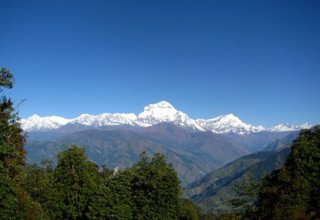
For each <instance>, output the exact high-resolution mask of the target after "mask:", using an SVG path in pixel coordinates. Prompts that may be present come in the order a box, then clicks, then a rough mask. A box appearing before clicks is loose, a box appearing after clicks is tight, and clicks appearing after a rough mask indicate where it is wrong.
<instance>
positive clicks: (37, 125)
mask: <svg viewBox="0 0 320 220" xmlns="http://www.w3.org/2000/svg"><path fill="white" fill-rule="evenodd" d="M70 121H71V120H70V119H65V118H62V117H58V116H49V117H40V116H39V115H36V114H34V115H32V116H31V117H29V118H27V119H22V120H21V126H22V129H23V130H25V131H46V130H52V129H57V128H60V127H61V126H63V125H65V124H67V123H68V122H70Z"/></svg>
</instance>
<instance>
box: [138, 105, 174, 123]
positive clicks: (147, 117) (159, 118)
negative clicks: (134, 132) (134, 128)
mask: <svg viewBox="0 0 320 220" xmlns="http://www.w3.org/2000/svg"><path fill="white" fill-rule="evenodd" d="M177 113H178V111H177V110H176V109H175V108H174V107H173V106H172V105H171V104H170V103H168V102H166V101H161V102H158V103H156V104H150V105H147V106H145V107H144V111H143V112H141V113H140V114H139V115H138V119H139V120H140V121H141V122H142V123H147V124H153V123H159V122H168V121H174V119H175V115H176V114H177Z"/></svg>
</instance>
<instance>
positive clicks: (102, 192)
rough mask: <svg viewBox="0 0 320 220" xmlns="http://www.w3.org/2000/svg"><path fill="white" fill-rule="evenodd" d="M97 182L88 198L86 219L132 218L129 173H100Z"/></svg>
mask: <svg viewBox="0 0 320 220" xmlns="http://www.w3.org/2000/svg"><path fill="white" fill-rule="evenodd" d="M99 176H100V180H99V184H97V188H96V189H95V191H94V195H93V196H92V197H91V198H90V201H89V205H88V212H87V214H86V215H87V217H88V219H132V200H131V174H130V172H129V171H119V172H118V173H116V174H114V175H108V176H106V175H105V173H103V172H102V173H100V175H99Z"/></svg>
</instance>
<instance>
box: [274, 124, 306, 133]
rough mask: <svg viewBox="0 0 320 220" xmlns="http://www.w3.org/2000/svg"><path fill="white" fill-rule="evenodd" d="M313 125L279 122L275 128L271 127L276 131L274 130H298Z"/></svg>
mask: <svg viewBox="0 0 320 220" xmlns="http://www.w3.org/2000/svg"><path fill="white" fill-rule="evenodd" d="M311 127H312V126H311V125H309V124H307V123H305V124H302V125H289V124H278V125H276V126H274V127H273V128H271V129H270V131H274V132H285V131H297V130H301V129H308V128H311Z"/></svg>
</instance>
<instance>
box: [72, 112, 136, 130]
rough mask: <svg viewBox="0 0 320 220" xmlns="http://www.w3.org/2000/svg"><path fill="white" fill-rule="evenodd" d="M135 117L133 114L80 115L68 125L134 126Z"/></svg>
mask: <svg viewBox="0 0 320 220" xmlns="http://www.w3.org/2000/svg"><path fill="white" fill-rule="evenodd" d="M136 119H137V116H136V115H135V114H133V113H130V114H124V113H123V114H122V113H115V114H110V113H102V114H99V115H89V114H82V115H80V116H79V117H78V118H75V119H73V120H71V122H70V124H80V125H84V126H93V127H101V126H115V125H131V126H132V125H134V121H135V120H136Z"/></svg>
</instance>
